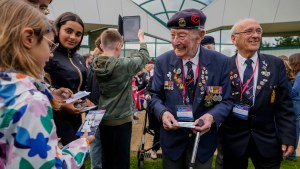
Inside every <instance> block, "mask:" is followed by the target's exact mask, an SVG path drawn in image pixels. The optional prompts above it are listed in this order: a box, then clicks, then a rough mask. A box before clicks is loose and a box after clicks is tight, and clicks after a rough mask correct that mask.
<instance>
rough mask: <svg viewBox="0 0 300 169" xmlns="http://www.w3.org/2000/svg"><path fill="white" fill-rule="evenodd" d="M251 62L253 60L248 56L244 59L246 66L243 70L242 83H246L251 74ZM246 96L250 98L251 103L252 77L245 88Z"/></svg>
mask: <svg viewBox="0 0 300 169" xmlns="http://www.w3.org/2000/svg"><path fill="white" fill-rule="evenodd" d="M252 62H253V61H252V60H251V59H249V58H248V59H247V60H246V61H245V63H246V64H247V67H246V69H245V71H244V78H243V85H246V83H247V81H248V80H249V79H250V78H251V76H252V74H253V68H252ZM246 96H247V98H248V99H249V100H250V103H251V104H253V79H252V80H251V81H250V82H249V84H248V87H247V89H246Z"/></svg>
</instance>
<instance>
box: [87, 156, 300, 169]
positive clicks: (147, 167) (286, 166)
mask: <svg viewBox="0 0 300 169" xmlns="http://www.w3.org/2000/svg"><path fill="white" fill-rule="evenodd" d="M214 163H215V157H214V161H213V164H214ZM137 166H138V160H137V156H136V152H132V153H131V161H130V169H137V168H138V167H137ZM85 168H86V169H90V168H91V166H90V159H89V158H88V159H87V160H86V162H85ZM143 168H144V169H162V160H161V159H157V160H152V159H148V158H147V159H145V160H144V167H143ZM299 168H300V157H297V160H296V161H289V160H283V162H282V163H281V167H280V169H299ZM212 169H215V167H214V165H213V167H212ZM248 169H254V166H253V164H252V163H251V160H249V167H248Z"/></svg>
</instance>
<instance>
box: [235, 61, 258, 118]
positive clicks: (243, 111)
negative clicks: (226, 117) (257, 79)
mask: <svg viewBox="0 0 300 169" xmlns="http://www.w3.org/2000/svg"><path fill="white" fill-rule="evenodd" d="M258 61H259V60H258V57H257V60H256V64H255V68H254V71H253V73H252V75H251V76H250V79H249V80H248V81H247V82H246V84H245V85H244V84H243V82H242V80H241V74H240V71H239V64H238V57H236V67H237V70H238V74H239V78H240V88H241V89H240V90H241V94H240V103H239V104H234V106H233V110H232V111H233V115H234V116H236V117H238V118H240V119H244V120H247V119H248V116H249V111H250V108H251V106H253V105H248V104H243V103H242V102H243V94H244V93H245V91H246V89H247V87H248V86H249V83H250V82H251V81H252V80H253V78H254V75H255V72H256V69H257V64H258ZM250 90H253V89H250ZM253 95H254V94H253ZM251 99H253V100H252V103H254V97H252V98H251Z"/></svg>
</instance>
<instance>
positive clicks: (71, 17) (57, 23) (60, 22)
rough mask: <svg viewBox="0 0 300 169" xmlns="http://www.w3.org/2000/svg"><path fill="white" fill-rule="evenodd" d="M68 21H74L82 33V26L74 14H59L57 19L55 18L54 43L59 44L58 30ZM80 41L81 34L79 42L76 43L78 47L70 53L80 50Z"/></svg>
mask: <svg viewBox="0 0 300 169" xmlns="http://www.w3.org/2000/svg"><path fill="white" fill-rule="evenodd" d="M68 21H74V22H77V23H79V24H80V25H81V26H82V28H83V32H84V24H83V22H82V20H81V18H80V17H79V16H78V15H76V14H74V13H72V12H65V13H63V14H61V15H60V16H59V17H57V19H56V20H55V22H54V24H55V27H56V29H57V34H56V36H55V38H54V41H55V42H56V43H60V42H59V30H60V28H61V26H62V25H64V24H66V22H68ZM82 39H83V34H82V36H81V40H80V42H79V43H78V45H77V46H75V48H73V49H71V52H72V53H75V52H76V51H77V50H78V49H79V48H80V45H81V42H82ZM60 46H62V45H60Z"/></svg>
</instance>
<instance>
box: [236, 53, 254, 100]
mask: <svg viewBox="0 0 300 169" xmlns="http://www.w3.org/2000/svg"><path fill="white" fill-rule="evenodd" d="M258 61H259V60H258V57H257V60H256V64H255V67H254V71H253V73H252V75H251V77H250V79H248V80H247V82H246V84H245V86H244V87H243V82H242V80H241V74H240V71H239V64H238V57H236V61H235V64H236V67H237V70H238V74H239V77H240V87H241V97H240V100H241V101H242V98H243V93H245V91H246V89H247V87H248V86H249V83H250V82H251V81H252V79H253V77H254V74H255V72H256V68H257V64H258ZM251 90H253V89H251Z"/></svg>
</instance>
